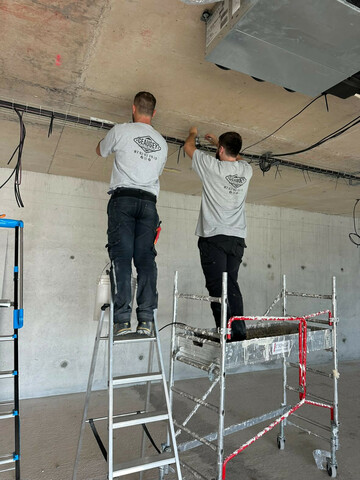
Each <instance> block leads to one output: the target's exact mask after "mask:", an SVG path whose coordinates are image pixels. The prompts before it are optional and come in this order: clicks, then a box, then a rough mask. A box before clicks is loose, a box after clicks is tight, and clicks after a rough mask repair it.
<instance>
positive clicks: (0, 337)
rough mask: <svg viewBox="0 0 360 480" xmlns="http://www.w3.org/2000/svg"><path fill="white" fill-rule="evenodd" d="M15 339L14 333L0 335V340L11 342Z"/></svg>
mask: <svg viewBox="0 0 360 480" xmlns="http://www.w3.org/2000/svg"><path fill="white" fill-rule="evenodd" d="M13 340H14V335H0V342H11V341H13Z"/></svg>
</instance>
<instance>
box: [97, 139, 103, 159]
mask: <svg viewBox="0 0 360 480" xmlns="http://www.w3.org/2000/svg"><path fill="white" fill-rule="evenodd" d="M100 142H101V140H100ZM100 142H99V143H98V144H97V147H96V153H97V154H98V155H99V157H101V156H102V155H101V152H100Z"/></svg>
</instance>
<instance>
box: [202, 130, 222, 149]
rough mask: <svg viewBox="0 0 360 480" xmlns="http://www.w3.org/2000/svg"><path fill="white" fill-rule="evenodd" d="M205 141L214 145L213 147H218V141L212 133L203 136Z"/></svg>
mask: <svg viewBox="0 0 360 480" xmlns="http://www.w3.org/2000/svg"><path fill="white" fill-rule="evenodd" d="M205 140H207V141H208V142H210V143H211V144H212V145H215V147H218V146H219V139H218V138H217V137H216V136H215V135H214V134H213V133H207V134H206V135H205Z"/></svg>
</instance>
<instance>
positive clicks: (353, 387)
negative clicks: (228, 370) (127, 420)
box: [0, 362, 360, 480]
mask: <svg viewBox="0 0 360 480" xmlns="http://www.w3.org/2000/svg"><path fill="white" fill-rule="evenodd" d="M329 368H331V367H330V366H328V369H329ZM340 374H341V377H340V383H339V397H340V398H339V405H340V422H341V425H340V449H339V451H338V464H339V469H338V476H337V478H338V479H339V480H356V479H358V478H359V465H358V459H359V458H358V451H359V445H360V433H359V426H360V423H359V418H360V415H359V412H358V411H357V404H358V399H359V394H360V369H359V363H358V362H347V363H343V364H341V365H340ZM322 378H323V377H320V381H317V383H316V387H312V388H311V390H312V392H313V393H315V391H316V390H317V392H320V393H321V394H322V396H326V392H325V389H326V385H325V384H326V382H327V379H324V380H323V379H322ZM292 380H293V383H295V382H296V371H295V372H294V374H293V377H292ZM308 383H309V384H311V378H310V376H309V378H308ZM181 386H182V387H183V388H184V390H187V391H189V392H194V393H196V394H198V395H199V393H200V392H201V391H202V390H203V389H204V390H205V389H206V388H208V386H209V381H208V379H207V378H201V379H197V380H187V381H182V382H181ZM309 389H310V387H309ZM144 391H145V390H144V387H142V386H138V387H134V388H132V389H131V390H127V391H125V390H117V392H116V398H115V411H116V413H120V412H127V411H134V410H137V409H141V408H143V399H144ZM226 393H227V402H226V408H227V413H226V425H231V424H233V423H237V422H239V421H242V420H245V419H247V418H251V417H252V416H257V415H260V414H262V413H265V412H267V411H270V410H272V409H276V408H278V406H279V403H280V400H281V373H280V371H279V370H269V371H262V372H253V373H247V374H241V375H231V376H229V377H228V381H227V390H226ZM210 401H211V399H210ZM290 401H291V403H295V401H296V400H295V398H294V401H292V400H290ZM83 402H84V394H72V395H61V396H54V397H47V398H39V399H31V400H23V401H22V402H21V427H22V430H21V432H22V475H21V479H22V480H45V479H46V480H69V479H71V478H72V469H73V463H74V458H75V453H76V447H77V440H78V434H79V427H80V419H81V415H82V408H83ZM162 403H163V399H162V395H161V394H160V389H159V388H158V386H154V388H153V390H152V396H151V404H152V406H153V407H154V409H157V408H161V405H162ZM187 407H188V406H187V405H186V403H185V401H183V400H181V401H179V402H177V403H176V404H175V415H177V416H178V417H179V418H185V416H186V411H187ZM304 408H308V411H307V412H305V410H304V411H303V412H301V413H302V414H303V415H309V416H311V415H314V414H315V415H322V412H323V409H321V412H319V411H318V409H315V410H316V412H315V413H314V409H313V408H310V407H304ZM105 414H106V392H94V393H93V394H92V400H91V404H90V416H101V415H105ZM199 414H200V417H199V418H198V419H197V420H196V422H195V423H197V427H198V428H199V429H200V431H202V432H204V433H209V432H210V431H213V429H214V422H213V419H212V418H211V414H210V415H209V412H208V411H206V412H201V409H200V410H199ZM324 414H325V416H324V417H322V416H321V417H320V416H319V417H313V418H317V419H318V420H319V421H321V420H322V419H323V418H324V422H325V423H327V422H328V412H327V411H325V410H324ZM105 423H106V422H102V425H100V422H98V426H99V431H100V433H101V435H102V437H103V438H104V440H105V439H106V425H105ZM157 425H159V424H157ZM264 426H265V425H263V424H262V425H258V426H256V427H254V428H251V429H248V430H246V431H245V432H240V433H237V434H235V435H232V436H229V437H227V438H226V442H225V453H230V452H232V451H233V450H235V449H236V448H237V447H238V446H239V445H241V444H242V443H243V442H245V441H247V440H248V439H249V438H251V437H252V436H253V435H254V434H255V433H257V432H258V431H260V430H261V429H262V428H263V427H264ZM149 429H150V431H151V433H152V434H153V436H154V439H155V442H156V443H157V445H160V443H161V441H164V440H165V430H164V428H163V426H159V427H158V428H156V426H155V424H153V425H150V426H149ZM118 432H121V434H122V437H121V436H120V435H119V434H118V433H117V434H116V437H115V438H116V440H115V445H118V446H119V447H118V448H117V449H116V452H115V461H120V459H121V458H131V456H132V457H134V456H136V452H137V451H138V450H139V441H140V437H141V433H140V430H138V431H137V432H133V434H131V435H127V436H125V437H124V430H120V431H118ZM12 433H13V423H12V421H11V420H7V421H3V423H2V434H1V437H0V453H1V454H5V453H9V452H10V451H11V447H9V445H11V443H9V442H11V438H12ZM325 434H326V433H325ZM276 435H277V428H275V429H274V430H273V431H271V432H269V433H268V434H266V435H265V436H264V437H263V438H261V439H260V440H259V441H257V442H256V443H255V444H253V445H251V446H250V447H249V448H248V449H247V450H245V451H244V452H242V453H241V454H240V455H239V456H238V457H237V458H235V459H234V460H233V461H231V462H230V463H229V464H228V469H227V477H226V478H227V479H228V480H232V479H233V480H235V479H239V480H288V479H291V480H300V479H303V478H308V479H311V480H317V479H319V480H321V479H326V478H329V477H328V475H327V473H326V471H321V470H318V469H317V467H316V465H315V461H314V459H313V455H312V452H313V450H315V449H322V450H328V449H329V444H328V443H326V442H325V441H323V440H321V439H319V438H315V437H312V436H309V435H308V434H306V433H304V432H301V431H299V430H297V429H295V428H293V427H288V428H287V429H286V447H285V450H283V451H279V450H278V448H277V446H276ZM147 450H148V452H149V454H152V455H153V454H154V452H155V451H154V449H153V447H152V446H151V445H150V444H149V445H148V446H147ZM186 456H187V457H188V462H189V463H190V462H194V463H193V465H194V466H195V467H196V469H197V470H199V471H201V472H203V474H204V475H205V476H206V477H207V478H209V479H211V478H213V477H214V471H215V470H214V464H215V458H214V456H213V453H212V452H211V451H210V450H209V451H208V449H207V447H200V448H198V449H195V450H191V451H190V452H187V453H186ZM183 475H184V478H186V479H190V478H192V477H191V476H190V475H187V474H186V472H183ZM13 478H14V473H13V472H7V473H2V474H0V479H1V480H11V479H13ZM126 478H131V479H132V478H134V479H135V478H138V475H137V476H135V475H133V476H128V477H126ZM144 478H149V479H156V478H158V473H157V471H153V472H147V474H146V476H144ZM167 478H169V480H170V479H172V478H175V477H174V475H169V476H168V477H167ZM85 479H86V480H104V479H106V463H105V461H104V460H103V458H102V456H101V453H100V450H99V449H98V447H97V444H96V442H95V440H94V438H93V436H92V434H91V432H90V428H89V427H88V426H87V427H86V433H85V437H84V446H83V450H82V455H81V461H80V469H79V473H78V480H85Z"/></svg>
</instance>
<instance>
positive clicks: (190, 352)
mask: <svg viewBox="0 0 360 480" xmlns="http://www.w3.org/2000/svg"><path fill="white" fill-rule="evenodd" d="M226 292H227V275H226V274H225V273H224V274H223V281H222V296H221V297H220V298H215V297H209V296H203V295H193V294H187V293H180V292H179V291H178V273H177V272H176V274H175V281H174V305H173V327H172V338H171V361H170V376H169V384H170V402H171V405H172V410H173V419H174V425H175V426H176V427H177V429H178V430H177V432H176V435H177V436H179V435H180V434H182V433H185V434H187V436H188V438H189V436H190V438H191V440H187V441H184V442H182V443H181V442H180V441H179V440H178V451H179V453H180V454H181V453H183V452H186V451H188V450H191V449H193V448H196V447H199V446H200V445H205V446H207V447H208V448H210V449H211V450H212V451H213V452H214V454H215V455H216V480H225V478H226V466H227V464H228V462H229V461H230V460H231V459H233V458H234V457H235V456H237V455H238V454H239V453H241V452H242V451H244V450H245V449H246V448H247V447H249V446H250V445H251V444H252V443H254V442H255V441H256V440H258V439H259V438H261V437H262V436H263V435H264V434H265V433H267V432H269V431H270V430H272V429H273V428H274V427H276V426H277V425H279V427H280V428H279V433H278V436H277V445H278V448H279V449H280V450H283V449H284V447H285V426H286V425H292V426H294V427H297V428H299V429H301V430H302V431H305V432H306V433H308V434H310V435H314V436H316V437H319V438H322V439H324V440H326V441H327V442H329V443H330V452H329V455H328V456H327V458H326V469H327V472H328V474H329V476H330V477H333V478H334V477H336V475H337V460H336V451H337V450H338V448H339V441H338V436H339V418H338V378H339V373H338V361H337V324H338V318H337V301H336V279H335V277H333V279H332V293H331V294H329V295H319V294H311V293H299V292H291V291H288V290H287V288H286V276H285V275H284V276H283V285H282V289H281V292H280V293H279V294H278V296H277V297H276V298H275V300H274V301H273V303H272V305H271V306H270V307H269V308H268V310H267V311H266V312H265V314H264V315H263V316H256V317H251V316H248V317H232V318H230V320H229V321H228V322H227V318H226V308H225V305H227V293H226ZM289 297H303V298H312V299H322V300H329V301H330V302H331V310H330V309H328V310H322V311H319V312H316V313H312V314H308V315H296V316H289V315H288V314H287V300H288V298H289ZM180 299H188V300H200V301H207V302H219V303H220V304H221V312H222V314H221V315H222V316H221V318H222V324H221V325H222V326H221V329H220V331H219V332H216V331H215V330H214V329H200V328H195V327H191V326H188V325H185V324H183V323H180V322H179V320H178V318H177V317H178V301H179V300H180ZM280 301H281V303H282V316H281V317H276V316H269V313H270V311H271V310H272V308H273V307H274V306H275V305H276V304H277V303H279V302H280ZM238 320H245V321H247V322H256V327H255V328H249V329H248V339H247V340H244V341H242V342H231V343H227V338H230V332H231V324H232V322H234V321H238ZM269 322H270V323H269ZM279 323H280V329H279V328H276V326H278V325H279ZM274 326H275V328H274ZM279 330H280V333H279ZM274 332H276V333H274ZM321 350H327V351H329V352H331V354H332V371H331V372H326V371H322V370H320V369H316V368H310V367H308V366H307V354H308V353H310V352H315V351H321ZM294 357H295V358H296V357H297V359H298V361H297V362H294V361H293V359H294ZM276 359H281V360H282V375H283V379H282V380H283V381H282V385H283V393H282V403H281V407H280V408H279V409H277V410H274V411H271V412H268V413H265V414H262V415H260V416H258V417H255V418H251V419H249V420H246V421H242V422H241V423H237V424H234V425H229V426H225V415H226V411H225V410H226V409H225V392H226V381H227V373H230V371H234V370H236V369H238V368H239V367H241V366H244V365H251V364H260V363H266V362H270V361H271V362H272V361H273V360H276ZM177 361H179V362H183V363H185V364H187V365H190V366H192V367H195V368H198V369H201V370H203V371H205V372H207V373H208V377H209V380H210V387H209V388H208V389H207V391H206V392H205V393H204V394H203V395H202V396H201V397H200V396H195V395H192V394H190V393H188V392H185V391H183V390H181V389H180V388H178V387H177V386H175V364H176V362H177ZM288 367H293V368H296V369H298V372H299V382H298V385H297V386H296V387H294V386H290V385H288V373H287V369H288ZM308 372H311V373H312V374H314V375H320V376H323V377H328V378H329V379H330V381H331V385H330V386H331V388H332V391H333V395H332V399H331V400H328V399H324V398H322V397H320V396H318V395H315V394H313V393H311V392H310V391H309V390H308V388H307V373H308ZM216 385H218V386H219V388H218V392H219V397H218V399H219V400H218V404H217V405H216V404H213V403H209V402H208V401H207V399H208V397H209V395H210V394H211V392H213V390H214V388H215V386H216ZM289 391H291V392H295V393H296V394H298V395H299V401H298V402H297V403H296V404H292V405H290V404H289V403H288V399H287V393H288V392H289ZM174 394H176V395H179V396H180V397H181V398H183V399H187V400H188V401H189V402H193V404H195V406H194V407H193V409H192V410H191V411H190V412H189V413H188V415H187V416H186V418H185V420H182V421H180V420H178V418H177V417H178V416H179V415H178V412H176V410H175V411H174V409H173V401H174ZM303 405H310V406H313V407H318V408H324V409H327V410H329V413H330V424H329V425H323V424H322V423H320V422H318V421H317V420H314V419H310V418H306V417H304V416H300V415H299V414H298V413H295V412H297V411H298V410H299V409H301V407H302V406H303ZM200 407H204V408H206V409H208V410H210V411H212V412H215V413H216V415H217V430H216V431H214V432H211V433H209V434H207V435H200V434H199V433H197V432H196V431H193V430H192V429H191V428H189V426H188V424H189V422H190V420H191V419H192V418H193V417H194V415H195V414H196V413H197V411H198V410H199V408H200ZM294 417H297V418H298V419H301V421H302V422H305V423H308V424H312V425H315V426H316V427H317V428H318V429H320V430H321V429H322V430H325V431H326V432H328V435H327V436H325V435H322V434H319V433H316V432H313V431H310V430H309V429H308V428H306V427H304V426H300V425H298V424H296V423H294V422H293V421H292V420H290V418H291V419H293V418H294ZM268 421H271V423H270V424H269V425H268V426H267V427H265V428H264V429H263V430H261V431H260V432H259V433H258V434H257V435H255V436H253V437H252V438H251V439H250V440H248V441H247V442H246V443H244V444H243V445H241V446H240V447H239V448H237V449H236V450H235V451H233V452H232V453H230V454H228V455H225V452H224V437H225V436H227V435H230V434H233V433H235V432H238V431H240V430H245V429H247V428H249V427H253V426H254V425H257V424H260V423H263V422H268ZM300 423H301V422H300ZM180 461H181V465H182V466H183V467H184V468H185V469H186V470H187V471H189V472H191V474H192V475H193V476H194V477H195V478H198V479H205V478H206V477H205V476H204V475H203V474H202V473H201V472H198V471H196V470H195V468H193V467H192V466H191V465H189V464H188V463H185V462H184V461H183V459H182V458H181V456H180Z"/></svg>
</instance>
